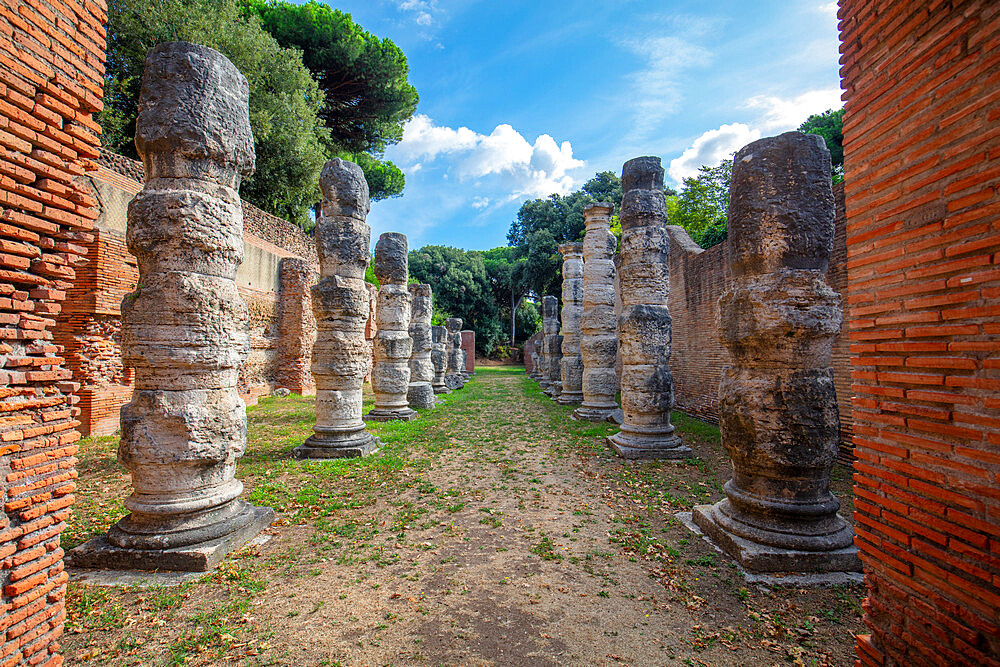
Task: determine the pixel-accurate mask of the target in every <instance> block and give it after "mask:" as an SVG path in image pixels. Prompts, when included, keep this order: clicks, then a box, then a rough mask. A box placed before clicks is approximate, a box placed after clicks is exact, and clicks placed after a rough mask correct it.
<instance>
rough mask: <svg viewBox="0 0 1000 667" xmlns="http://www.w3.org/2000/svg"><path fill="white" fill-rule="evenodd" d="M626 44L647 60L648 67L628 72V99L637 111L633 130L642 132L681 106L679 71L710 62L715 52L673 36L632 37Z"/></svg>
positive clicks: (680, 72) (635, 111)
mask: <svg viewBox="0 0 1000 667" xmlns="http://www.w3.org/2000/svg"><path fill="white" fill-rule="evenodd" d="M624 45H625V46H626V47H627V48H628V49H630V50H631V51H633V52H634V53H636V54H638V55H640V56H642V57H643V58H644V59H645V60H646V67H645V68H644V69H642V70H640V71H638V72H634V73H632V74H631V75H629V79H630V80H631V82H632V86H631V87H630V90H629V95H628V98H627V100H628V101H627V103H628V104H629V105H630V106H631V108H632V110H633V112H634V120H633V122H632V131H633V132H635V133H637V134H640V135H641V134H643V133H644V132H647V131H649V130H651V129H653V128H654V127H655V126H656V125H657V124H658V123H660V122H661V121H663V119H665V118H666V117H668V116H669V115H671V114H673V113H674V112H676V111H677V110H678V109H679V108H680V103H681V100H682V99H683V96H682V93H681V84H680V75H681V74H682V73H683V72H685V71H686V70H689V69H692V68H695V67H701V66H704V65H707V64H708V63H709V62H710V61H711V59H712V54H711V53H709V51H707V50H706V49H704V48H702V47H700V46H697V45H695V44H692V43H690V42H687V41H685V40H683V39H680V38H678V37H673V36H660V37H647V38H643V39H630V40H627V41H625V42H624Z"/></svg>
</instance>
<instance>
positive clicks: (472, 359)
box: [461, 329, 476, 381]
mask: <svg viewBox="0 0 1000 667" xmlns="http://www.w3.org/2000/svg"><path fill="white" fill-rule="evenodd" d="M461 334H462V352H463V355H464V357H465V365H464V366H463V367H462V373H463V374H464V375H465V379H466V380H467V381H468V380H469V379H470V378H471V377H472V376H473V375H475V374H476V332H475V331H473V330H472V329H462V331H461Z"/></svg>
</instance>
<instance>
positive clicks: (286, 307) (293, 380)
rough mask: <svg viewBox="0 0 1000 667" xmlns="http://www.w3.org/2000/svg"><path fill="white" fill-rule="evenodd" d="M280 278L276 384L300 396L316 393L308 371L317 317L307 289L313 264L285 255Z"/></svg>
mask: <svg viewBox="0 0 1000 667" xmlns="http://www.w3.org/2000/svg"><path fill="white" fill-rule="evenodd" d="M279 274H280V277H281V299H280V308H281V320H280V324H279V330H280V334H281V337H280V339H279V348H278V349H279V353H278V354H279V356H278V378H277V382H278V386H279V387H284V388H285V389H288V390H289V391H292V392H295V393H296V394H302V395H303V396H305V395H309V394H314V393H316V383H315V382H314V381H313V376H312V373H311V372H310V370H309V365H310V360H311V359H312V349H313V344H314V342H315V340H316V318H315V317H314V316H313V312H312V296H311V294H310V290H311V288H312V285H313V282H314V281H315V279H316V272H315V270H314V269H313V266H312V264H310V263H309V262H307V261H306V260H304V259H300V258H298V257H284V258H282V260H281V263H280V264H279Z"/></svg>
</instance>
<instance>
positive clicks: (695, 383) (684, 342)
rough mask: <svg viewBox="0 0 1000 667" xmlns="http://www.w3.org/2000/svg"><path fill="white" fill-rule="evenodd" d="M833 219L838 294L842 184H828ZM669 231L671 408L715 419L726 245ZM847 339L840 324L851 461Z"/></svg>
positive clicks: (845, 455) (836, 371) (839, 375)
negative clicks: (834, 205)
mask: <svg viewBox="0 0 1000 667" xmlns="http://www.w3.org/2000/svg"><path fill="white" fill-rule="evenodd" d="M834 196H835V198H836V201H837V220H836V228H835V232H836V233H835V236H834V247H833V255H832V256H831V258H830V268H829V269H828V270H827V274H826V280H827V283H828V284H829V285H830V287H832V288H833V289H834V290H835V291H836V292H837V293H839V294H840V295H841V296H843V297H844V299H845V303H846V298H847V295H846V290H847V250H846V245H845V243H844V241H845V238H846V225H845V221H844V188H843V185H842V184H840V185H837V186H835V187H834ZM667 229H668V230H669V231H670V237H671V238H670V256H669V261H670V301H669V304H670V316H671V318H673V342H672V345H671V347H672V351H671V357H670V369H671V370H672V371H673V374H674V401H675V408H676V409H678V410H682V411H684V412H686V413H688V414H691V415H695V416H696V417H700V418H701V419H705V420H707V421H710V422H712V423H716V424H717V423H718V422H719V382H720V381H721V379H722V368H723V367H724V366H726V365H728V364H729V352H728V351H727V350H726V348H725V347H724V346H723V345H722V343H721V341H720V340H719V335H718V325H719V296H720V295H722V293H723V292H725V291H726V290H727V289H729V287H730V286H731V283H732V276H730V275H729V244H728V243H720V244H719V245H716V246H713V247H711V248H709V249H708V250H703V249H702V248H701V247H699V246H698V244H697V243H695V242H694V241H692V240H691V237H690V236H688V234H687V232H685V231H684V230H683V229H682V228H680V227H677V226H669V227H668V228H667ZM849 346H850V341H849V340H848V337H847V331H846V326H845V328H844V330H843V332H842V333H841V336H840V337H839V338H838V339H837V342H836V343H835V345H834V349H833V359H832V365H833V375H834V383H835V385H836V388H837V403H838V405H839V407H840V430H841V451H840V459H841V460H842V461H845V462H849V461H850V460H851V376H850V361H849Z"/></svg>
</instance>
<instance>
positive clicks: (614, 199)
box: [580, 171, 622, 211]
mask: <svg viewBox="0 0 1000 667" xmlns="http://www.w3.org/2000/svg"><path fill="white" fill-rule="evenodd" d="M580 189H581V190H582V191H583V192H585V193H586V194H588V195H590V196H591V198H593V200H594V201H595V202H599V201H603V202H610V203H612V204H614V207H615V210H616V211H617V210H619V209H621V207H622V179H620V178H618V174H616V173H615V172H613V171H602V172H599V173H597V174H595V175H594V177H593V178H592V179H590V180H589V181H587V182H586V183H584V184H583V187H582V188H580Z"/></svg>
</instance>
